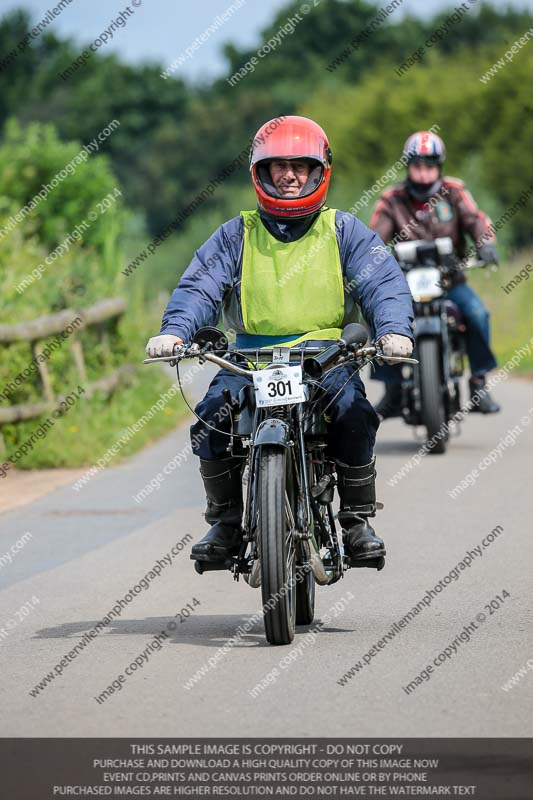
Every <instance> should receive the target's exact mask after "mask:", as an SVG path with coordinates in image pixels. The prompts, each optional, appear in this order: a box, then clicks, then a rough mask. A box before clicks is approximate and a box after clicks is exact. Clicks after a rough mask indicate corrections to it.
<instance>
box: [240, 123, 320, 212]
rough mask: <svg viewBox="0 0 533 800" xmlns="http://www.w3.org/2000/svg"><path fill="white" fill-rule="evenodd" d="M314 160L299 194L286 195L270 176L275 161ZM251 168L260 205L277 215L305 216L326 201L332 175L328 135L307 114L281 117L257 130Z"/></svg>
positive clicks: (266, 210) (316, 209) (251, 156)
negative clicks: (294, 195) (271, 165)
mask: <svg viewBox="0 0 533 800" xmlns="http://www.w3.org/2000/svg"><path fill="white" fill-rule="evenodd" d="M302 158H304V159H310V160H311V161H312V162H313V165H312V169H311V171H310V173H309V178H308V179H307V182H306V184H305V186H303V188H302V190H301V192H300V194H299V195H298V197H282V196H281V195H279V194H278V192H277V190H276V187H275V186H274V184H273V182H272V178H271V177H270V170H269V168H268V165H269V163H270V162H271V161H274V160H284V161H286V160H296V159H302ZM250 171H251V173H252V180H253V182H254V187H255V193H256V195H257V200H258V203H259V208H261V209H262V210H263V211H265V212H266V213H267V214H271V215H272V216H275V217H305V216H306V215H307V214H312V213H314V212H315V211H318V210H319V209H320V208H321V207H322V206H323V205H324V203H325V202H326V195H327V193H328V187H329V179H330V175H331V149H330V146H329V142H328V137H327V136H326V134H325V133H324V131H323V130H322V128H321V127H320V125H317V123H316V122H313V120H311V119H307V118H306V117H278V118H276V119H271V120H270V121H269V122H265V124H264V125H262V126H261V127H260V128H259V130H258V131H257V133H256V135H255V137H254V141H253V145H252V151H251V153H250Z"/></svg>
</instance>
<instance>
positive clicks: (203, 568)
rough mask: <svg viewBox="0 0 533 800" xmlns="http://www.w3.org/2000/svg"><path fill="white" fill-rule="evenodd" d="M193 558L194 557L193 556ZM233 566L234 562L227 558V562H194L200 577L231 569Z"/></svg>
mask: <svg viewBox="0 0 533 800" xmlns="http://www.w3.org/2000/svg"><path fill="white" fill-rule="evenodd" d="M191 558H192V556H191ZM232 566H233V562H232V561H231V559H229V558H227V559H226V560H225V561H198V560H196V561H195V562H194V569H195V570H196V572H197V573H198V574H199V575H203V574H204V572H214V571H216V570H221V569H231V567H232Z"/></svg>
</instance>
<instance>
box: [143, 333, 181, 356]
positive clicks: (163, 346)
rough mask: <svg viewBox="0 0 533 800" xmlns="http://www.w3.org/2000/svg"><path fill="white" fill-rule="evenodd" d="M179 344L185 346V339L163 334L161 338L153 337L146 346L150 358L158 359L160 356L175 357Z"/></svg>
mask: <svg viewBox="0 0 533 800" xmlns="http://www.w3.org/2000/svg"><path fill="white" fill-rule="evenodd" d="M177 344H183V339H180V338H179V336H175V335H173V334H168V333H162V334H160V335H159V336H152V338H151V339H149V340H148V344H147V345H146V352H147V353H148V355H149V356H150V358H157V357H158V356H173V355H174V347H175V345H177Z"/></svg>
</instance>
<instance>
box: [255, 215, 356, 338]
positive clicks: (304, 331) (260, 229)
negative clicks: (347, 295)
mask: <svg viewBox="0 0 533 800" xmlns="http://www.w3.org/2000/svg"><path fill="white" fill-rule="evenodd" d="M241 215H242V216H243V218H244V246H243V255H242V276H241V310H242V318H243V323H244V327H245V330H246V333H249V334H260V335H263V336H278V337H279V336H284V335H287V341H284V342H277V343H276V345H277V346H283V345H289V344H290V345H295V344H298V343H299V342H303V341H305V340H309V339H319V340H322V339H323V340H329V339H332V340H335V339H338V338H339V337H340V335H341V333H342V328H341V327H340V326H341V325H342V321H343V318H344V285H343V279H342V266H341V261H340V255H339V247H338V244H337V236H336V232H335V209H328V210H326V211H323V212H322V213H321V214H319V215H318V217H317V219H316V220H315V222H314V223H313V224H312V225H311V227H310V228H309V230H308V231H307V233H305V234H304V236H302V237H301V238H300V239H298V240H297V241H295V242H279V241H278V240H277V239H276V238H275V237H274V236H272V234H271V233H269V231H268V230H267V229H266V228H265V226H264V225H263V223H262V222H261V219H260V217H259V213H258V212H257V211H241Z"/></svg>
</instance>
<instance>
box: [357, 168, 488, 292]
mask: <svg viewBox="0 0 533 800" xmlns="http://www.w3.org/2000/svg"><path fill="white" fill-rule="evenodd" d="M491 224H492V223H491V221H490V219H489V218H488V216H487V215H486V214H484V213H483V211H480V209H479V208H478V207H477V205H476V203H475V201H474V198H473V197H472V195H471V194H470V192H469V191H468V189H467V188H466V186H465V185H464V183H463V181H461V180H459V179H458V178H450V177H446V176H445V177H443V179H442V186H441V188H440V189H439V191H438V192H437V193H436V194H435V195H433V197H431V198H430V199H429V201H428V202H426V203H419V202H417V201H416V200H413V198H412V197H411V195H410V194H409V193H408V191H407V188H406V183H405V182H404V183H401V184H398V185H397V186H392V187H391V188H390V189H386V190H385V191H384V192H383V194H382V195H381V197H380V199H379V200H378V202H377V203H376V206H375V208H374V211H373V212H372V217H371V220H370V227H371V228H372V229H373V230H374V231H376V233H377V234H378V235H379V236H381V238H382V239H383V241H384V242H385V243H391V244H396V243H397V242H405V241H413V240H415V239H426V240H432V239H436V238H437V237H439V236H450V237H451V239H452V241H453V244H454V249H455V252H456V253H457V255H458V256H459V257H460V258H463V257H464V256H465V255H466V252H467V247H466V239H465V234H468V235H469V236H470V237H471V239H472V240H473V242H474V244H475V245H476V246H479V245H481V244H486V243H489V242H491V243H493V242H494V241H495V238H494V234H493V233H492V230H491V227H490V226H491ZM463 282H464V275H463V273H459V274H457V275H456V277H455V280H454V283H463Z"/></svg>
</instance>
